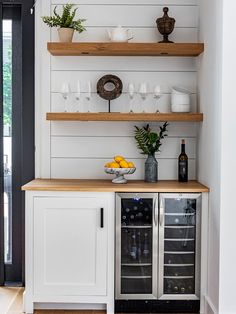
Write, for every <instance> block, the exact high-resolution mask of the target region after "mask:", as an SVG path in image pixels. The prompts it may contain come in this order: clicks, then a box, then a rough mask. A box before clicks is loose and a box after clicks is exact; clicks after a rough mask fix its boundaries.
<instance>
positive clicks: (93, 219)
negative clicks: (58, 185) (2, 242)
mask: <svg viewBox="0 0 236 314" xmlns="http://www.w3.org/2000/svg"><path fill="white" fill-rule="evenodd" d="M113 242H114V194H113V193H89V192H88V193H82V192H27V193H26V292H25V311H26V313H33V308H34V307H35V305H37V303H40V304H42V303H46V304H48V303H49V304H50V303H68V304H69V303H74V304H86V305H87V306H89V305H88V304H103V305H105V306H107V310H108V312H110V313H112V312H113V302H114V295H113V291H114V282H113V281H114V279H113V277H114V269H113V267H114V266H113V265H114V262H113V259H114V243H113Z"/></svg>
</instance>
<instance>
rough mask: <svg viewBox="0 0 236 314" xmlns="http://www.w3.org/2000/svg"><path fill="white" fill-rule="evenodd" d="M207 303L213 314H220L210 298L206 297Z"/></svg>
mask: <svg viewBox="0 0 236 314" xmlns="http://www.w3.org/2000/svg"><path fill="white" fill-rule="evenodd" d="M205 301H206V303H207V305H208V306H209V307H210V309H211V311H212V314H218V310H217V308H216V306H215V305H214V303H213V302H212V300H211V298H210V297H209V296H207V295H205ZM205 314H208V313H205ZM209 314H210V313H209Z"/></svg>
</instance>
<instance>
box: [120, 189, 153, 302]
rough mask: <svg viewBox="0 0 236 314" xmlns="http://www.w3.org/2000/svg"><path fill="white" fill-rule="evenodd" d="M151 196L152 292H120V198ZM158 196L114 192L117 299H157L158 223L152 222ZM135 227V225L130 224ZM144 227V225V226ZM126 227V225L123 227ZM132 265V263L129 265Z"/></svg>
mask: <svg viewBox="0 0 236 314" xmlns="http://www.w3.org/2000/svg"><path fill="white" fill-rule="evenodd" d="M135 197H140V198H152V199H153V215H152V216H153V218H152V226H150V227H151V228H153V230H152V234H153V239H152V241H153V246H152V254H153V257H152V264H150V266H152V277H151V278H152V294H121V266H123V265H121V199H122V198H135ZM157 197H158V194H157V193H116V273H115V297H116V299H117V300H135V299H145V300H155V299H157V269H158V268H157V264H158V263H157V256H158V225H157V226H155V223H154V210H155V207H154V205H155V204H154V200H155V199H156V198H157ZM130 227H135V226H130ZM144 227H146V226H144ZM125 228H127V226H126V227H125ZM130 266H132V265H130ZM142 278H143V277H142Z"/></svg>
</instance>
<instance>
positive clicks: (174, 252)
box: [164, 251, 195, 254]
mask: <svg viewBox="0 0 236 314" xmlns="http://www.w3.org/2000/svg"><path fill="white" fill-rule="evenodd" d="M164 253H165V254H195V252H194V251H189V252H186V251H184V252H182V251H165V252H164Z"/></svg>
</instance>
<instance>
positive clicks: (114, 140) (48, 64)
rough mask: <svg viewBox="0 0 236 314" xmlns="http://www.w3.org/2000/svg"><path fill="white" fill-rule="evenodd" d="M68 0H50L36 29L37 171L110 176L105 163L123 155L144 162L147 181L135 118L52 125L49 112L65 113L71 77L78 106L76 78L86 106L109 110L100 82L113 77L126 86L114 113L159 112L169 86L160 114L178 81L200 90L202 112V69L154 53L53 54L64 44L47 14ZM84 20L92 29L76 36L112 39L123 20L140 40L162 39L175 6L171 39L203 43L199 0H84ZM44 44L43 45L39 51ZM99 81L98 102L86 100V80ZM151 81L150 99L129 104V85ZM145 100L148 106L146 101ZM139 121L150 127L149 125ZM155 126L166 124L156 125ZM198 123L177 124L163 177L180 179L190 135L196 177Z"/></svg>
mask: <svg viewBox="0 0 236 314" xmlns="http://www.w3.org/2000/svg"><path fill="white" fill-rule="evenodd" d="M67 2H68V1H67V0H66V1H65V0H52V1H51V3H50V1H46V0H42V1H41V2H40V4H38V5H37V12H38V13H37V24H36V25H37V32H36V35H37V37H36V39H37V44H36V51H37V52H36V60H37V64H36V73H37V79H36V120H37V125H36V149H37V151H36V176H38V177H39V176H40V177H53V178H107V177H108V176H107V175H106V174H104V173H103V165H104V163H105V162H106V161H108V160H110V159H112V157H113V156H114V155H117V154H121V155H124V156H125V157H127V158H128V159H130V160H133V161H134V162H135V163H136V165H137V171H136V173H135V174H134V175H133V176H132V179H142V178H143V172H144V169H143V168H144V167H143V164H144V160H145V159H144V156H142V155H140V154H139V152H138V151H137V148H136V145H135V141H134V138H133V131H134V128H133V126H134V123H131V122H130V123H129V122H128V123H127V122H122V123H111V122H46V121H45V113H46V112H47V111H63V110H64V102H63V99H62V97H61V94H60V91H61V86H62V84H63V82H68V83H70V85H71V89H72V95H71V97H70V104H71V108H73V106H74V108H75V106H76V100H75V93H76V82H77V80H80V82H81V91H82V99H81V102H80V104H79V106H80V110H83V111H87V110H90V111H95V112H99V111H106V110H107V103H106V101H104V100H102V99H101V98H100V97H99V96H98V95H97V94H96V83H97V80H98V79H99V78H100V77H101V76H103V75H105V74H108V73H110V74H115V75H118V76H119V77H120V78H121V79H122V81H123V84H124V93H123V95H122V96H121V97H120V98H118V99H117V100H115V101H113V102H112V111H122V112H126V111H128V110H129V107H130V105H132V108H133V109H134V110H137V111H140V110H143V108H145V111H147V112H154V111H155V110H156V108H157V107H156V102H155V100H154V98H153V93H152V91H153V88H154V86H155V85H161V87H162V92H163V97H162V98H161V100H160V101H159V102H158V109H159V110H160V111H170V88H171V86H174V85H177V86H183V87H185V88H187V89H189V90H190V91H191V93H192V111H196V110H197V96H196V92H197V73H196V60H195V59H194V58H165V57H162V58H152V57H51V56H50V55H49V53H48V52H47V51H46V43H47V41H50V40H52V41H57V40H58V39H57V32H56V30H55V29H53V30H49V29H48V28H47V27H46V26H45V25H43V24H42V22H41V19H40V16H42V15H48V14H50V13H51V12H52V10H53V8H54V6H55V5H58V10H60V8H61V4H64V3H67ZM73 2H74V3H78V4H79V5H80V8H79V17H81V18H86V19H87V21H86V27H87V31H86V32H84V33H83V34H81V35H77V34H76V35H75V39H74V40H81V41H106V40H107V34H106V28H107V27H113V26H116V25H118V24H122V25H123V26H125V27H128V28H130V29H132V31H133V34H134V40H133V41H137V42H138V41H140V42H143V41H147V42H156V41H158V40H160V39H161V36H160V34H158V32H157V29H156V24H155V21H156V18H157V17H159V16H162V8H163V6H165V5H168V6H169V8H170V15H171V16H173V17H175V19H176V28H175V31H174V33H173V35H172V36H171V38H172V39H173V40H174V41H176V42H197V41H198V5H197V2H198V0H168V1H162V0H81V1H77V0H76V1H73ZM37 48H38V49H37ZM88 80H91V82H92V92H93V94H92V99H91V101H90V102H88V101H87V100H86V92H87V87H86V86H87V85H86V82H87V81H88ZM129 82H133V83H135V86H136V89H138V87H139V84H140V83H141V82H147V83H148V88H149V95H148V98H147V99H146V100H145V101H144V102H143V103H142V101H141V99H140V97H139V95H138V94H137V95H136V96H135V99H134V101H133V103H132V104H130V103H129V98H128V95H127V86H128V83H129ZM141 103H142V106H140V104H141ZM138 125H143V124H142V123H141V124H140V123H139V124H138ZM152 126H153V128H154V129H157V128H158V124H154V123H152ZM196 136H197V125H196V124H194V123H186V124H185V123H171V124H170V126H169V136H168V138H167V139H166V140H165V142H164V143H163V146H162V151H161V153H158V155H157V157H158V161H159V178H160V179H176V178H177V157H178V155H179V150H180V140H181V138H186V139H187V154H188V156H189V159H190V160H189V163H190V165H189V167H190V169H189V170H190V178H191V179H194V178H196V162H195V160H196V143H197V139H196Z"/></svg>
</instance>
